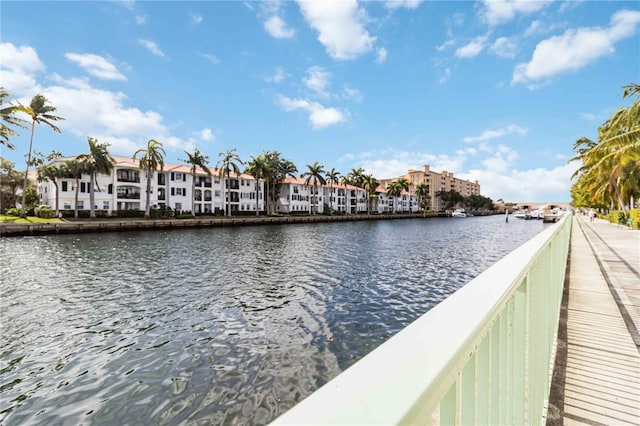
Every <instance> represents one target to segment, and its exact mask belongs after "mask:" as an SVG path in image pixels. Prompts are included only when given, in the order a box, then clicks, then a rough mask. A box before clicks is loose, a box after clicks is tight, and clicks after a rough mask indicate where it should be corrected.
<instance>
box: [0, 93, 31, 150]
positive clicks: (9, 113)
mask: <svg viewBox="0 0 640 426" xmlns="http://www.w3.org/2000/svg"><path fill="white" fill-rule="evenodd" d="M9 96H10V95H9V93H7V92H6V91H5V90H4V87H2V86H0V117H2V123H0V126H1V127H0V145H4V146H6V147H7V148H8V149H16V147H15V146H14V145H13V144H12V143H11V142H10V141H9V137H10V136H18V133H17V132H16V131H15V130H13V129H12V128H10V127H9V126H7V125H10V126H16V127H20V128H21V129H26V128H27V127H26V126H25V124H26V123H28V121H27V120H23V119H22V118H18V117H16V116H15V114H16V113H17V112H23V113H25V114H28V113H29V111H28V109H27V108H25V107H24V106H22V105H19V104H18V105H12V104H11V103H9V105H8V106H4V104H5V99H6V98H8V97H9ZM5 123H6V124H5Z"/></svg>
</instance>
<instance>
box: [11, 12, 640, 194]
mask: <svg viewBox="0 0 640 426" xmlns="http://www.w3.org/2000/svg"><path fill="white" fill-rule="evenodd" d="M0 16H1V17H0V19H1V28H0V84H1V85H2V86H4V88H5V90H6V91H7V92H9V93H10V94H11V95H12V96H11V98H10V99H11V100H14V101H20V102H22V103H24V104H28V103H29V101H30V99H31V98H32V97H33V96H34V95H36V94H38V93H41V94H43V95H45V96H46V97H47V99H48V100H49V101H50V103H51V105H53V106H55V107H57V111H56V114H57V115H59V116H62V117H64V118H65V121H61V122H58V124H59V127H60V129H61V130H62V134H56V133H54V132H53V131H51V130H50V129H49V128H47V127H46V126H44V125H41V126H37V127H36V131H35V136H34V149H35V150H38V151H41V152H43V153H45V154H48V153H49V152H51V151H52V150H57V151H61V152H62V153H63V154H64V155H77V154H82V153H86V152H87V151H88V144H87V137H88V136H91V137H94V138H97V139H98V140H99V141H100V142H106V143H109V144H110V147H109V150H110V152H111V154H113V155H122V156H132V155H133V153H134V152H135V151H136V150H137V149H139V148H143V147H145V146H146V144H147V141H148V140H149V139H155V140H158V141H159V142H161V143H162V144H163V146H164V148H165V151H166V158H165V161H166V162H169V163H178V164H180V162H181V160H183V159H185V158H187V156H186V154H185V151H189V152H193V150H194V149H195V148H198V149H199V150H200V151H201V152H202V153H204V154H205V155H208V156H209V159H210V165H211V166H215V165H216V163H217V162H218V160H219V158H220V157H219V154H220V153H221V152H225V151H226V150H228V149H233V148H235V149H237V153H238V155H239V156H240V158H241V159H242V160H244V161H249V160H250V159H251V157H255V156H257V155H259V154H261V153H263V152H264V151H265V150H269V151H274V150H275V151H279V152H280V153H281V154H282V157H284V158H286V159H289V160H291V161H293V162H294V163H295V164H296V165H297V167H298V170H299V171H300V172H304V171H305V170H306V169H307V168H306V165H307V164H311V163H313V162H314V161H318V162H319V163H320V164H321V165H323V166H324V169H325V170H329V169H331V168H335V169H336V170H337V171H339V172H340V173H342V174H346V173H348V172H350V171H351V169H353V168H358V167H361V168H363V169H364V170H365V172H366V173H370V174H373V175H374V176H375V177H376V178H378V179H386V178H392V177H397V176H400V175H402V174H404V173H406V172H407V170H408V169H410V168H411V169H421V168H422V167H423V165H425V164H429V165H430V166H431V169H432V170H434V171H436V172H440V171H443V170H446V171H449V172H453V173H454V174H455V176H456V177H459V178H463V179H469V180H472V181H475V180H478V181H479V183H480V187H481V193H482V195H484V196H487V197H490V198H492V199H493V200H498V199H503V200H504V201H512V202H553V201H556V202H564V201H569V200H570V195H569V190H570V187H571V183H572V181H571V175H572V174H573V172H574V171H575V170H576V169H577V168H578V164H577V163H575V162H571V163H569V162H568V160H569V159H570V158H571V157H572V156H573V151H572V147H573V143H574V142H575V141H576V140H577V139H579V138H580V137H583V136H586V137H589V138H591V139H594V140H597V128H598V126H599V125H600V124H602V123H603V122H604V121H605V120H607V119H608V118H609V117H610V116H611V114H612V113H613V112H614V111H615V110H616V109H618V108H620V107H621V106H624V105H625V103H627V104H628V101H624V100H622V92H623V89H622V86H624V85H627V84H631V83H640V35H639V31H640V28H639V27H640V3H639V2H637V1H607V2H605V1H571V2H562V1H478V2H470V1H420V0H389V1H367V2H362V1H361V2H356V1H348V0H342V1H332V0H325V1H297V2H296V1H270V2H255V1H197V2H188V1H181V2H173V1H164V2H159V1H133V0H129V1H74V2H59V1H40V2H29V1H22V0H21V1H11V0H3V1H2V3H1V4H0ZM20 133H21V136H20V137H17V138H14V139H13V140H12V142H13V143H14V145H16V146H17V150H15V151H11V150H8V149H7V148H6V147H1V148H0V156H2V157H4V158H5V159H8V160H10V161H13V162H15V163H16V168H18V169H22V170H24V167H25V166H24V161H25V160H24V155H25V153H26V152H27V151H28V146H29V131H28V130H22V131H20Z"/></svg>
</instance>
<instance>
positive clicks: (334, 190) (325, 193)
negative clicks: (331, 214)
mask: <svg viewBox="0 0 640 426" xmlns="http://www.w3.org/2000/svg"><path fill="white" fill-rule="evenodd" d="M316 192H317V193H316ZM325 204H327V205H328V206H329V207H330V208H331V209H332V210H334V211H337V212H342V213H349V214H357V213H366V211H367V196H366V191H365V190H364V189H362V188H358V187H356V186H353V185H336V184H334V185H329V184H325V185H318V186H317V187H315V188H314V186H313V184H311V183H310V184H309V185H307V184H306V183H305V179H301V178H291V177H289V178H286V179H285V180H284V181H283V182H282V184H281V185H280V198H279V199H278V206H277V210H278V212H279V213H296V212H309V211H310V209H311V211H313V212H317V213H322V212H323V211H324V205H325Z"/></svg>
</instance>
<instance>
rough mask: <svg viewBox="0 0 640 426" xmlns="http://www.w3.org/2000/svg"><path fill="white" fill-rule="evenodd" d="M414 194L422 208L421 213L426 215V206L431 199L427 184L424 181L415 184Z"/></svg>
mask: <svg viewBox="0 0 640 426" xmlns="http://www.w3.org/2000/svg"><path fill="white" fill-rule="evenodd" d="M416 196H417V197H418V207H419V208H420V209H421V210H422V215H423V216H426V215H427V208H428V207H429V202H430V201H431V196H430V195H429V186H428V185H427V184H426V183H420V184H418V186H416Z"/></svg>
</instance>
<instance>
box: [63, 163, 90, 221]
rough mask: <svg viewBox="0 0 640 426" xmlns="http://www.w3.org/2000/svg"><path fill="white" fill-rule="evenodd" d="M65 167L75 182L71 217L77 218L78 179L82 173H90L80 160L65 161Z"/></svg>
mask: <svg viewBox="0 0 640 426" xmlns="http://www.w3.org/2000/svg"><path fill="white" fill-rule="evenodd" d="M65 167H66V169H67V171H68V172H69V174H70V175H71V176H73V178H74V179H75V180H76V185H75V189H76V190H75V192H76V193H75V201H74V203H73V217H75V218H76V219H77V218H78V192H79V191H80V178H81V177H82V174H83V173H90V170H89V169H88V167H87V163H86V162H84V161H82V159H80V160H78V158H73V159H71V160H67V161H65Z"/></svg>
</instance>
